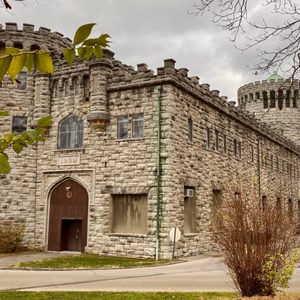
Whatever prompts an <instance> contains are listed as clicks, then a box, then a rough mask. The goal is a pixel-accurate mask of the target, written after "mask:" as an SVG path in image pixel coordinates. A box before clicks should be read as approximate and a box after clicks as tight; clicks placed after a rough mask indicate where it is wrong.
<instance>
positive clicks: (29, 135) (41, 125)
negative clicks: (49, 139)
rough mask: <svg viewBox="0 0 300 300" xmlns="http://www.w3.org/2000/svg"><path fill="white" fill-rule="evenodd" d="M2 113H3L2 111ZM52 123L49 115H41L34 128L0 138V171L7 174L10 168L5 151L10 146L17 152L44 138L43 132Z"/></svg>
mask: <svg viewBox="0 0 300 300" xmlns="http://www.w3.org/2000/svg"><path fill="white" fill-rule="evenodd" d="M2 115H5V113H4V112H2ZM51 125H52V120H51V117H49V116H47V117H43V118H41V119H39V120H38V122H37V126H36V128H35V129H28V130H26V131H24V132H23V133H21V134H17V133H16V132H10V133H8V134H5V135H4V136H3V137H2V138H1V139H0V173H4V174H8V173H9V172H10V170H11V166H10V163H9V157H8V155H7V153H6V151H7V150H8V149H9V148H12V149H13V151H14V152H15V153H17V154H19V153H20V152H21V151H22V150H23V149H24V148H26V147H28V146H29V145H32V144H34V143H36V142H39V141H44V140H45V133H46V131H47V130H48V129H49V127H50V126H51Z"/></svg>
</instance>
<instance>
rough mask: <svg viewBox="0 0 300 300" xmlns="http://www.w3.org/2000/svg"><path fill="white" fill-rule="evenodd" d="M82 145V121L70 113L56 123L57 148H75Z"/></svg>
mask: <svg viewBox="0 0 300 300" xmlns="http://www.w3.org/2000/svg"><path fill="white" fill-rule="evenodd" d="M82 145H83V121H82V119H81V118H79V117H77V116H74V115H70V116H67V117H66V118H64V119H62V120H61V121H60V123H59V125H58V145H57V146H58V149H76V148H81V147H82Z"/></svg>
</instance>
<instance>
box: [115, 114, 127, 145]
mask: <svg viewBox="0 0 300 300" xmlns="http://www.w3.org/2000/svg"><path fill="white" fill-rule="evenodd" d="M117 126H118V129H117V131H118V132H117V138H118V139H119V140H124V139H127V138H128V117H127V116H120V117H118V125H117Z"/></svg>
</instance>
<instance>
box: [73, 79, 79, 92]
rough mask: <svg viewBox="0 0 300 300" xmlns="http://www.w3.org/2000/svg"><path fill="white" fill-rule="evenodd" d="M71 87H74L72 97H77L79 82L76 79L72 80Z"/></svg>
mask: <svg viewBox="0 0 300 300" xmlns="http://www.w3.org/2000/svg"><path fill="white" fill-rule="evenodd" d="M73 87H74V95H75V96H76V95H78V94H79V80H78V78H77V77H74V78H73Z"/></svg>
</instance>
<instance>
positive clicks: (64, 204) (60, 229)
mask: <svg viewBox="0 0 300 300" xmlns="http://www.w3.org/2000/svg"><path fill="white" fill-rule="evenodd" d="M87 218H88V193H87V191H86V190H85V188H84V187H83V186H81V185H80V184H79V183H77V182H76V181H74V180H72V179H67V180H64V181H63V182H61V183H60V184H58V185H57V186H56V187H55V188H54V189H53V190H52V192H51V196H50V213H49V230H48V250H51V251H64V250H67V251H80V252H84V248H85V246H86V243H87Z"/></svg>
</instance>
